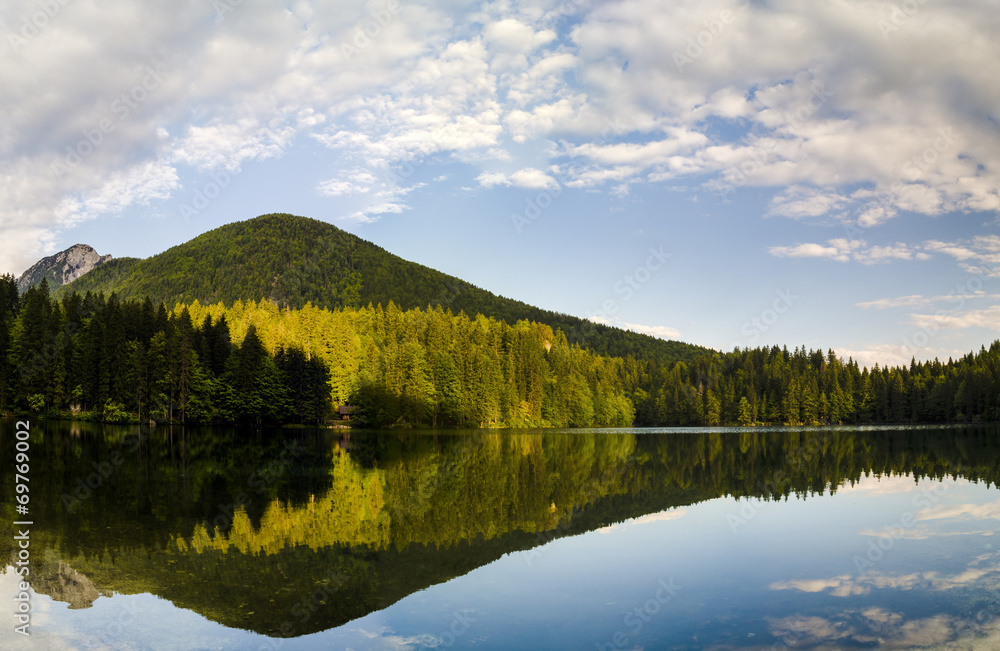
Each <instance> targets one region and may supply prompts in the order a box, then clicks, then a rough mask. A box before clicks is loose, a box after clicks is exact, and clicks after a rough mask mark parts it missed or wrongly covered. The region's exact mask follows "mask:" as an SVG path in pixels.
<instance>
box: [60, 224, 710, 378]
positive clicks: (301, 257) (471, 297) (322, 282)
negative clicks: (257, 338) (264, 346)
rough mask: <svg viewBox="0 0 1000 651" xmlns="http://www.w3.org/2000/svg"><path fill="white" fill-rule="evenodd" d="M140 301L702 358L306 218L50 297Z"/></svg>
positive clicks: (174, 252) (236, 234) (242, 232)
mask: <svg viewBox="0 0 1000 651" xmlns="http://www.w3.org/2000/svg"><path fill="white" fill-rule="evenodd" d="M88 291H90V292H94V293H97V292H103V293H104V294H106V295H110V294H111V293H112V292H115V293H117V295H118V297H119V298H120V299H130V298H133V299H139V298H143V297H145V296H149V297H150V298H151V299H152V300H153V301H154V302H156V301H163V302H164V303H165V304H166V305H168V306H173V305H174V304H175V303H178V302H180V303H192V302H193V301H195V300H198V301H199V302H201V303H202V304H205V303H217V302H219V301H222V302H223V303H225V304H227V305H231V304H232V303H234V302H235V301H237V300H242V301H248V300H254V301H257V300H261V299H264V298H267V299H270V300H272V301H274V302H275V303H277V304H278V305H279V306H282V307H284V306H289V307H293V308H294V307H302V306H303V305H305V304H306V303H307V302H311V303H312V304H313V305H316V306H321V307H327V308H331V309H333V308H338V307H358V306H364V305H368V304H369V303H371V304H379V303H381V304H382V305H383V306H387V305H388V304H389V301H392V302H393V303H395V304H396V305H397V306H399V307H400V308H402V309H412V308H425V307H427V306H428V305H441V306H442V307H444V308H446V309H451V310H452V312H454V313H458V312H459V311H464V312H465V313H466V314H468V315H470V316H474V315H476V314H483V315H485V316H488V317H494V318H497V319H500V320H503V321H506V322H508V323H515V322H517V321H518V320H521V319H528V320H531V321H536V322H539V323H545V324H548V325H550V326H552V327H557V328H560V329H561V330H562V331H563V332H565V333H566V336H567V339H569V341H570V342H571V343H579V344H580V345H582V346H584V347H587V348H590V349H591V350H593V351H594V352H597V353H601V354H606V355H614V356H620V357H625V356H627V355H630V354H631V355H632V356H634V357H635V358H637V359H655V360H659V361H662V362H672V361H677V360H682V359H693V358H694V357H696V356H698V355H701V354H705V353H711V352H712V351H710V350H708V349H705V348H701V347H699V346H693V345H690V344H685V343H682V342H678V341H665V340H662V339H657V338H655V337H651V336H648V335H643V334H638V333H634V332H630V331H625V330H620V329H618V328H613V327H608V326H603V325H598V324H595V323H592V322H590V321H587V320H585V319H580V318H577V317H573V316H569V315H566V314H560V313H557V312H552V311H549V310H543V309H540V308H537V307H534V306H532V305H528V304H527V303H523V302H521V301H516V300H513V299H510V298H505V297H503V296H497V295H496V294H493V293H491V292H489V291H486V290H484V289H481V288H479V287H476V286H474V285H472V284H470V283H468V282H465V281H464V280H461V279H459V278H456V277H454V276H449V275H447V274H444V273H441V272H439V271H436V270H434V269H431V268H429V267H425V266H423V265H420V264H417V263H414V262H409V261H407V260H404V259H402V258H400V257H398V256H396V255H393V254H391V253H389V252H387V251H385V250H384V249H382V248H381V247H379V246H376V245H375V244H372V243H371V242H367V241H365V240H363V239H361V238H359V237H357V236H355V235H352V234H350V233H347V232H345V231H343V230H341V229H339V228H337V227H336V226H332V225H330V224H327V223H325V222H321V221H318V220H314V219H309V218H306V217H296V216H293V215H286V214H271V215H263V216H260V217H257V218H255V219H250V220H247V221H242V222H234V223H231V224H227V225H225V226H222V227H220V228H217V229H215V230H212V231H209V232H207V233H204V234H202V235H199V236H198V237H196V238H194V239H193V240H190V241H189V242H186V243H184V244H181V245H178V246H175V247H173V248H171V249H168V250H167V251H164V252H163V253H160V254H159V255H155V256H153V257H151V258H147V259H144V260H140V259H136V258H119V259H116V260H111V261H109V262H106V263H104V264H102V265H101V266H100V267H99V268H97V269H95V270H94V271H92V272H91V273H89V274H87V275H86V276H84V277H82V278H79V279H77V280H76V281H74V282H72V283H70V284H68V285H65V286H63V287H61V288H59V290H57V291H56V292H55V296H56V297H57V298H58V297H61V296H65V295H68V294H69V293H71V292H79V293H80V294H85V293H86V292H88Z"/></svg>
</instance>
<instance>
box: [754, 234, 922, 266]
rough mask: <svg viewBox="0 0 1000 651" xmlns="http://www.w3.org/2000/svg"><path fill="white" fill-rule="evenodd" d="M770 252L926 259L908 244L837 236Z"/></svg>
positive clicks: (843, 258) (844, 258)
mask: <svg viewBox="0 0 1000 651" xmlns="http://www.w3.org/2000/svg"><path fill="white" fill-rule="evenodd" d="M768 252H769V253H770V254H771V255H773V256H775V257H779V258H829V259H830V260H836V261H837V262H849V261H851V260H854V261H855V262H860V263H861V264H866V265H870V264H878V263H880V262H889V261H891V260H926V259H927V257H920V256H919V253H918V251H916V250H915V249H913V248H912V247H911V246H910V245H908V244H903V243H900V242H897V243H896V244H890V245H886V246H878V245H876V246H868V245H867V243H866V242H865V241H864V240H848V239H846V238H835V239H832V240H828V241H827V243H826V245H823V244H815V243H806V244H796V245H795V246H772V247H771V248H769V249H768Z"/></svg>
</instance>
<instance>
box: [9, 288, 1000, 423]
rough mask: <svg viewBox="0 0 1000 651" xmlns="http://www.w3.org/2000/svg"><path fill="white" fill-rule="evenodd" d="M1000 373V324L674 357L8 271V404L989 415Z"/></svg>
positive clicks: (583, 414) (865, 419)
mask: <svg viewBox="0 0 1000 651" xmlns="http://www.w3.org/2000/svg"><path fill="white" fill-rule="evenodd" d="M998 374H1000V341H998V342H994V343H993V344H992V345H991V346H990V348H989V350H987V349H986V348H985V347H983V348H981V350H980V351H979V352H977V353H970V354H968V355H966V356H964V357H962V358H960V359H958V360H951V359H949V360H948V361H947V362H941V361H939V360H934V361H926V362H917V361H915V360H913V361H911V363H910V365H909V366H908V367H907V366H900V367H892V368H890V367H880V366H879V365H875V366H874V367H873V368H871V369H868V368H861V367H860V366H859V364H858V363H857V362H855V361H854V360H852V359H848V360H847V361H844V360H842V359H840V358H839V357H837V356H836V355H835V354H834V352H833V351H832V350H830V351H827V352H826V353H823V351H821V350H807V349H806V348H805V347H801V348H798V347H797V348H795V350H794V351H792V352H789V350H788V348H787V347H784V348H779V347H777V346H773V347H770V348H767V347H762V348H754V349H739V348H737V349H734V350H733V351H732V352H729V353H725V354H718V353H714V352H712V353H709V354H703V355H698V356H695V357H694V358H693V359H690V360H682V361H676V362H672V363H671V362H665V361H662V360H661V359H659V358H655V357H654V358H652V359H636V358H634V357H632V356H631V355H629V356H625V357H611V356H605V355H599V354H596V353H594V352H593V351H591V350H587V349H585V348H582V347H581V346H580V345H578V344H575V343H571V341H570V340H569V339H568V338H567V336H566V334H565V333H564V332H563V331H562V330H561V329H558V328H553V327H551V326H550V325H547V324H543V323H538V322H534V321H528V320H520V321H517V322H516V323H513V324H510V323H507V322H505V321H502V320H498V319H495V318H490V317H486V316H483V315H481V314H479V315H476V316H475V317H470V316H467V315H466V314H465V313H464V312H462V311H460V312H459V313H458V314H454V313H452V311H451V310H450V309H447V310H446V309H443V308H442V307H441V306H440V305H437V306H435V307H428V308H426V309H423V310H420V309H409V310H403V309H401V308H400V307H398V306H396V305H395V304H394V303H393V302H392V301H389V302H388V305H387V307H385V308H383V307H382V305H381V304H378V305H375V306H372V305H369V306H368V307H363V308H360V307H341V308H335V309H328V308H325V307H317V306H314V305H312V304H311V303H306V304H305V305H303V306H302V307H301V308H298V309H295V308H291V307H289V306H285V307H279V305H278V304H277V303H276V302H274V301H271V300H268V299H264V300H261V301H259V302H255V301H247V302H244V301H241V300H235V301H233V302H231V303H229V304H225V303H223V302H218V303H215V304H211V305H203V304H201V303H200V302H199V301H197V300H195V301H193V302H191V303H188V304H178V305H176V306H175V307H174V308H173V309H171V310H168V309H167V308H166V307H165V306H164V305H163V304H162V303H161V304H159V305H158V306H156V307H154V304H153V303H152V301H151V300H150V299H149V298H148V297H147V298H145V299H143V300H126V301H122V300H119V299H118V298H117V296H116V295H115V294H111V296H110V297H108V298H105V296H104V295H103V294H101V293H96V294H95V293H91V292H88V293H87V294H85V295H83V296H81V295H80V294H79V293H73V294H67V295H63V296H62V298H61V299H59V300H54V299H53V298H52V297H51V296H50V295H49V292H48V287H47V284H46V283H44V282H43V283H42V284H40V285H39V286H36V287H32V288H31V289H29V290H28V291H26V292H25V293H24V294H22V295H18V292H17V287H16V285H15V283H14V280H13V278H12V277H11V276H9V275H7V276H2V277H0V410H4V411H11V410H32V411H34V412H36V413H50V414H67V413H69V412H77V413H80V414H86V415H90V416H91V417H94V418H99V419H102V420H105V421H111V422H118V421H125V420H129V419H132V420H134V419H137V418H148V417H154V418H162V419H166V420H174V421H180V422H185V423H187V422H195V423H236V422H253V423H258V424H262V423H268V422H274V423H290V422H291V423H316V422H322V421H324V420H326V419H328V418H329V417H330V416H331V415H332V412H333V410H334V409H335V408H336V407H337V406H339V405H352V406H355V407H357V409H358V413H357V414H356V417H357V418H358V419H360V420H361V421H362V422H363V423H365V424H370V425H375V426H386V425H401V426H406V425H411V426H431V427H437V426H449V427H499V426H505V427H547V426H552V427H592V426H628V425H631V424H636V425H641V426H672V425H695V426H704V425H708V426H712V425H737V424H738V425H754V424H822V423H886V422H896V423H905V422H934V423H939V422H983V421H996V420H1000V375H998Z"/></svg>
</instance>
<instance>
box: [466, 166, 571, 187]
mask: <svg viewBox="0 0 1000 651" xmlns="http://www.w3.org/2000/svg"><path fill="white" fill-rule="evenodd" d="M476 181H477V182H478V183H479V185H481V186H483V187H484V188H492V187H496V186H514V187H517V188H525V189H527V190H551V189H555V188H558V187H559V182H558V181H556V180H555V179H554V178H552V177H551V176H549V175H548V174H546V173H545V172H543V171H541V170H538V169H535V168H534V167H528V168H525V169H523V170H517V171H516V172H513V173H512V174H505V173H503V172H482V173H481V174H480V175H479V176H477V177H476Z"/></svg>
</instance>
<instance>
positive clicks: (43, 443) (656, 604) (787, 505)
mask: <svg viewBox="0 0 1000 651" xmlns="http://www.w3.org/2000/svg"><path fill="white" fill-rule="evenodd" d="M31 432H32V435H31V452H30V454H31V463H30V466H31V467H30V473H29V476H30V485H31V493H30V495H31V502H30V514H29V516H30V518H31V520H32V521H33V522H34V525H33V526H32V527H31V547H30V549H31V563H32V565H31V566H30V567H31V570H32V574H31V578H32V581H31V585H32V589H33V595H32V597H31V605H32V611H33V612H32V620H31V634H32V635H31V638H30V642H29V641H27V640H25V639H24V638H23V637H22V636H20V635H16V634H15V633H14V632H13V629H14V625H15V623H14V621H13V618H12V617H11V616H10V615H5V617H4V620H5V621H4V622H3V624H2V626H3V628H2V630H0V647H2V648H4V649H8V648H10V649H21V648H25V649H28V648H30V649H105V648H107V649H156V650H158V651H159V650H162V649H255V650H256V649H288V650H296V649H356V650H359V651H360V650H361V649H424V648H463V649H464V648H474V649H604V650H612V649H854V648H941V649H996V648H1000V540H998V538H997V537H996V536H995V535H994V533H995V532H996V531H997V529H998V525H1000V492H998V491H997V488H996V482H997V480H998V479H1000V436H998V434H1000V431H998V430H997V429H996V428H994V427H964V428H961V427H955V428H848V427H837V428H796V429H760V428H757V429H713V430H694V429H692V430H583V431H579V430H546V431H528V432H525V431H517V432H512V431H469V432H456V431H434V432H427V431H424V432H420V433H413V434H411V433H402V432H399V431H393V432H358V431H355V432H351V433H350V434H344V433H341V432H335V431H332V430H320V431H313V430H283V431H278V432H264V433H253V432H247V431H237V430H221V429H188V430H186V431H182V430H180V429H173V430H170V429H169V428H162V427H161V428H157V429H154V430H152V431H149V432H141V431H140V430H139V429H138V428H135V427H133V428H127V427H102V426H97V425H89V424H81V423H67V422H53V421H48V422H45V421H37V420H36V421H33V422H32V427H31ZM13 467H14V423H13V421H0V476H2V477H3V482H4V485H5V488H4V490H3V491H2V493H0V502H2V507H3V517H4V519H5V520H6V521H7V523H8V525H9V523H11V522H13V521H15V520H20V519H23V517H24V516H19V515H18V514H17V512H16V510H15V507H16V505H17V503H16V502H15V501H14V494H13V491H12V490H10V489H11V487H12V485H13V474H14V470H13ZM8 530H10V527H9V526H7V527H4V528H3V531H8ZM14 535H15V533H10V534H6V533H5V534H3V535H2V538H0V566H2V565H7V566H8V568H7V571H6V572H5V573H4V574H2V575H0V598H2V601H3V603H5V604H7V606H6V607H5V608H4V610H5V611H7V612H11V611H12V608H11V604H12V603H14V602H13V601H11V600H12V599H13V598H14V596H15V594H16V592H17V578H16V575H15V574H14V572H13V568H12V567H11V566H12V565H13V564H14V562H15V554H16V550H15V548H14V540H13V536H14Z"/></svg>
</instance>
